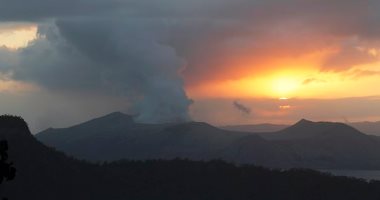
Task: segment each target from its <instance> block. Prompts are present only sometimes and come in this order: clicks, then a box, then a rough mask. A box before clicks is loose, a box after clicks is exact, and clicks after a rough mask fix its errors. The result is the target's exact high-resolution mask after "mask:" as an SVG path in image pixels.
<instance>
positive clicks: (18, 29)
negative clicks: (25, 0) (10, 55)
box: [0, 23, 37, 49]
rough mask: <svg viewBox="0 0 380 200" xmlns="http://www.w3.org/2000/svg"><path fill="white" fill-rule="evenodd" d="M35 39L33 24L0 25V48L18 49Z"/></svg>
mask: <svg viewBox="0 0 380 200" xmlns="http://www.w3.org/2000/svg"><path fill="white" fill-rule="evenodd" d="M36 37H37V26H36V25H34V24H9V23H5V24H4V23H0V47H1V46H2V47H6V48H8V49H19V48H23V47H26V46H27V45H28V43H29V42H30V41H32V40H34V39H36Z"/></svg>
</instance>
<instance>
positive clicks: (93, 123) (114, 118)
mask: <svg viewBox="0 0 380 200" xmlns="http://www.w3.org/2000/svg"><path fill="white" fill-rule="evenodd" d="M132 123H134V119H133V116H132V115H127V114H124V113H122V112H113V113H110V114H107V115H105V116H101V117H98V118H95V119H92V120H89V121H87V122H84V123H82V124H78V125H75V126H72V127H70V128H78V127H80V128H88V127H92V128H94V127H101V128H105V127H109V126H117V125H119V124H132Z"/></svg>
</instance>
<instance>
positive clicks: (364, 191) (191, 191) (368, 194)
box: [0, 116, 380, 200]
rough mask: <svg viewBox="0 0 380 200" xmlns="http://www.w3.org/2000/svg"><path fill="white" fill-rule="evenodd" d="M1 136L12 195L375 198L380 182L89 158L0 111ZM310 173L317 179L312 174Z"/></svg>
mask: <svg viewBox="0 0 380 200" xmlns="http://www.w3.org/2000/svg"><path fill="white" fill-rule="evenodd" d="M0 139H6V140H8V142H9V146H10V150H9V156H10V159H11V160H13V161H14V163H15V166H16V167H17V175H16V179H15V180H14V181H12V182H7V183H5V184H3V185H1V186H2V193H1V195H5V196H7V197H8V198H9V199H39V200H51V199H55V200H67V199H73V200H98V199H99V200H100V199H109V200H121V199H142V200H148V199H165V200H171V199H173V200H177V199H184V200H193V199H201V200H202V199H205V200H206V199H207V200H213V199H215V200H216V199H231V200H232V199H233V200H248V199H268V200H275V199H284V200H287V199H289V200H290V199H292V200H301V199H302V200H303V199H310V200H321V199H324V200H330V199H331V200H336V199H351V200H357V199H361V200H372V199H373V200H375V199H379V198H380V183H379V182H371V183H367V182H365V181H363V180H358V179H353V178H344V177H333V176H330V175H326V174H321V173H319V172H315V171H311V170H290V171H274V170H268V169H263V168H258V167H253V166H242V167H236V166H234V165H231V164H227V163H224V162H221V161H212V162H190V161H185V160H172V161H145V162H136V161H134V162H131V161H119V162H113V163H109V164H104V165H94V164H88V163H85V162H82V161H77V160H75V159H71V158H68V157H66V156H65V155H64V154H62V153H59V152H57V151H55V150H53V149H51V148H48V147H46V146H44V145H43V144H41V143H40V142H38V141H37V140H35V138H34V137H33V136H32V135H31V134H30V132H29V130H28V128H27V125H26V123H25V122H24V121H23V120H22V119H20V118H16V117H9V116H7V117H0ZM311 180H312V181H311Z"/></svg>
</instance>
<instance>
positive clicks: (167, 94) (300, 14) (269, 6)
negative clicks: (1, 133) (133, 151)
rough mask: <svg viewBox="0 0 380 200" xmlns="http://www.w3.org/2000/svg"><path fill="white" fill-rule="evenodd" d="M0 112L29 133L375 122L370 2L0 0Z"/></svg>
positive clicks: (378, 27)
mask: <svg viewBox="0 0 380 200" xmlns="http://www.w3.org/2000/svg"><path fill="white" fill-rule="evenodd" d="M0 5H1V7H0V113H2V114H4V113H10V114H17V115H21V116H23V117H24V118H25V119H26V120H27V121H28V122H29V125H30V127H31V129H32V130H33V131H34V132H36V131H38V130H42V129H45V128H48V127H64V126H68V125H72V124H75V123H78V122H82V121H84V120H86V119H89V118H92V117H97V116H100V115H103V114H107V113H109V112H112V111H122V112H125V113H129V114H133V115H135V116H136V120H137V121H140V122H148V123H161V122H173V121H188V120H197V121H207V122H209V123H212V124H214V125H225V124H246V123H262V122H273V123H293V122H295V121H297V120H299V119H300V118H308V119H311V120H317V121H320V120H323V121H325V120H331V121H362V120H373V121H374V120H380V89H379V87H380V1H377V0H234V1H230V0H192V1H185V0H81V1H77V0H66V1H61V0H28V1H25V0H12V1H10V0H0Z"/></svg>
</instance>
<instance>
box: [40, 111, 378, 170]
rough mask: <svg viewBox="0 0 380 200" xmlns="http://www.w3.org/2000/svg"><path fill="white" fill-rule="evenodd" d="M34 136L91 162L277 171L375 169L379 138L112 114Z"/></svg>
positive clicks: (328, 129) (329, 127)
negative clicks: (220, 163)
mask: <svg viewBox="0 0 380 200" xmlns="http://www.w3.org/2000/svg"><path fill="white" fill-rule="evenodd" d="M98 125H100V126H99V127H97V126H98ZM36 137H37V138H38V139H39V140H40V141H42V142H43V143H45V144H47V145H49V146H53V147H55V148H57V149H58V150H61V151H64V152H66V153H68V154H70V155H73V156H75V157H77V158H81V159H87V160H91V161H103V160H108V161H113V160H119V159H124V158H126V159H136V160H145V159H173V158H176V157H180V158H188V159H192V160H211V159H217V158H221V159H223V160H226V161H231V162H235V163H244V164H257V165H262V166H267V167H276V168H278V167H279V168H289V167H309V168H324V169H325V168H334V169H380V140H378V139H377V138H374V137H373V136H368V135H365V134H363V133H361V132H359V131H357V130H356V129H354V128H352V127H350V126H347V125H345V124H341V123H330V122H311V121H308V120H301V121H299V122H298V123H296V124H295V125H293V126H290V127H288V128H285V129H283V130H280V131H277V132H271V133H257V134H254V133H247V132H236V131H227V130H222V129H218V128H215V127H213V126H211V125H208V124H206V123H201V122H190V123H183V124H156V125H152V124H138V123H134V122H133V120H132V118H131V117H130V116H128V115H124V114H122V113H113V114H110V115H107V116H105V117H101V118H98V119H95V120H91V121H89V122H86V123H84V124H80V125H77V126H74V127H70V128H67V129H48V130H46V131H43V132H42V133H39V134H37V135H36ZM353 147H355V148H353Z"/></svg>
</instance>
